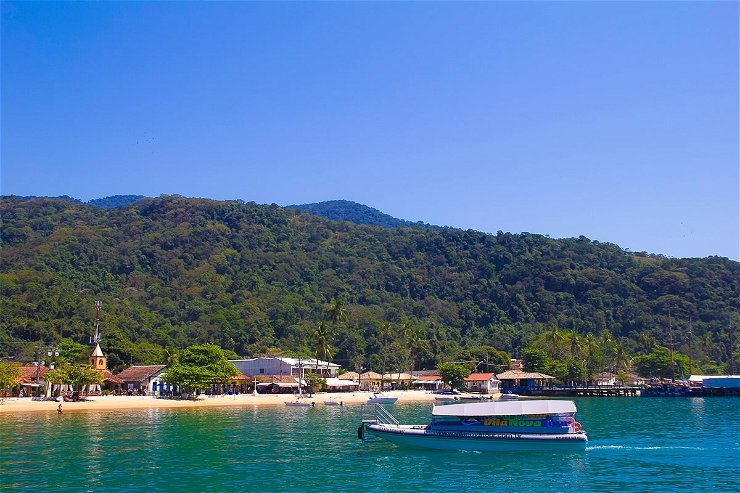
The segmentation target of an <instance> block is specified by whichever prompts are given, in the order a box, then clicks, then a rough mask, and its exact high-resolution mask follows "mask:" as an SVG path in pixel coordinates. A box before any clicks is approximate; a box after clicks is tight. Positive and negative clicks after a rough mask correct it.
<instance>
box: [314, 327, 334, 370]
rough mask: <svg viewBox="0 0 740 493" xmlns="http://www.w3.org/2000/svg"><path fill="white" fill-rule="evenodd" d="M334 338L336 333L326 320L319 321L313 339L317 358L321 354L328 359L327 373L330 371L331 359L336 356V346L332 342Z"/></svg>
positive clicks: (325, 359)
mask: <svg viewBox="0 0 740 493" xmlns="http://www.w3.org/2000/svg"><path fill="white" fill-rule="evenodd" d="M333 339H334V333H333V332H332V330H331V329H330V328H329V326H327V325H326V324H325V323H324V322H319V323H318V324H316V327H315V328H314V330H313V340H314V346H315V348H316V349H315V351H314V354H315V355H316V359H317V360H318V359H319V355H322V356H323V359H324V361H326V373H328V372H329V360H330V359H331V358H332V357H333V356H334V348H333V347H332V342H334V341H333Z"/></svg>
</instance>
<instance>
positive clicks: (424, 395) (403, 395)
mask: <svg viewBox="0 0 740 493" xmlns="http://www.w3.org/2000/svg"><path fill="white" fill-rule="evenodd" d="M385 395H391V396H393V397H398V402H430V403H431V402H433V401H434V397H435V395H434V394H431V393H429V392H426V391H422V390H407V391H394V392H386V393H385ZM371 396H372V393H370V392H345V393H323V392H322V393H318V394H314V395H313V397H309V398H304V399H303V401H306V402H314V403H315V404H316V406H324V405H326V404H325V403H326V401H329V400H333V401H335V402H342V403H343V404H361V403H364V402H366V401H367V400H368V398H370V397H371ZM295 400H296V398H295V396H293V395H291V394H277V395H272V394H264V395H263V394H259V395H257V396H254V395H252V394H240V395H236V396H235V395H224V396H220V395H219V396H214V397H209V396H201V397H199V398H198V399H197V400H174V399H157V398H156V397H152V396H94V397H88V398H87V399H86V400H84V401H78V402H64V403H62V408H63V409H64V412H65V413H67V412H78V411H121V410H126V409H177V408H181V409H197V408H212V407H240V406H242V407H247V406H284V405H285V403H286V402H293V401H295ZM57 406H59V403H58V402H55V401H34V400H32V399H31V398H30V397H23V398H16V397H13V398H6V399H2V400H1V403H0V414H25V413H29V412H56V411H57Z"/></svg>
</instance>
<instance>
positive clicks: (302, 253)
mask: <svg viewBox="0 0 740 493" xmlns="http://www.w3.org/2000/svg"><path fill="white" fill-rule="evenodd" d="M368 209H369V208H368ZM0 218H2V223H1V224H2V227H1V228H0V252H2V255H0V358H7V357H18V358H23V359H25V361H31V360H32V359H33V357H34V350H35V349H36V348H37V347H38V346H39V345H43V344H42V343H46V344H52V343H53V344H64V343H65V342H64V341H73V342H74V343H75V344H79V343H82V342H86V341H87V340H88V339H89V336H90V335H91V334H90V333H91V328H92V322H93V319H94V315H95V310H94V308H93V306H94V305H93V303H94V301H95V300H98V299H99V300H102V302H103V317H102V330H103V341H104V344H103V346H104V349H105V351H107V354H108V357H109V359H108V361H109V364H110V365H111V367H113V368H120V367H122V366H125V365H128V364H130V363H132V362H133V363H134V364H149V363H151V364H155V363H162V362H164V361H166V357H167V354H172V353H173V352H174V351H176V350H177V348H182V347H185V346H188V345H190V344H194V343H201V342H214V343H216V344H219V345H220V346H221V347H223V348H225V349H227V350H231V351H234V352H236V353H237V354H239V355H242V356H247V355H254V354H281V352H282V354H285V352H288V353H289V354H294V355H298V354H299V355H311V354H315V341H316V338H315V334H316V332H315V328H316V326H317V323H318V321H321V320H326V310H327V307H328V305H329V303H330V302H331V300H333V299H337V298H339V299H341V300H343V301H344V302H345V308H346V312H347V316H346V318H344V319H343V320H342V321H341V323H340V324H338V325H337V327H336V335H335V337H334V339H333V341H332V343H331V345H332V347H333V348H335V349H336V352H335V356H334V358H333V359H334V361H336V362H338V363H341V364H342V365H344V366H346V367H349V368H358V367H359V365H364V366H365V367H366V368H367V367H372V368H375V369H382V368H383V367H386V368H387V367H388V366H387V365H393V364H400V363H396V362H395V361H396V360H395V359H394V358H398V357H399V355H402V354H408V351H409V346H408V345H404V344H401V343H400V342H398V341H396V342H395V343H389V341H391V340H392V339H393V337H395V335H396V334H398V333H401V332H402V331H404V330H405V331H406V332H408V331H407V330H406V329H403V327H411V328H415V329H417V330H418V331H419V340H420V341H422V344H421V345H419V346H418V347H417V348H416V350H415V352H414V358H415V359H416V365H417V367H420V368H434V366H435V364H437V363H439V362H441V361H470V360H476V361H480V360H482V359H484V358H488V356H487V355H488V354H490V351H491V349H490V348H491V347H494V348H496V349H497V350H502V351H506V352H507V353H509V354H510V355H511V356H519V355H521V354H522V353H521V351H522V349H523V348H525V347H527V346H528V345H529V344H531V343H532V342H533V341H534V340H535V339H536V338H537V337H539V336H540V335H542V334H551V335H552V336H553V338H554V339H553V343H554V342H557V341H559V344H562V341H563V339H562V338H563V335H562V334H563V333H564V331H567V332H569V333H572V334H577V335H578V336H579V337H581V338H584V339H583V340H581V339H578V338H575V337H571V336H569V337H568V339H567V341H568V342H567V345H568V348H571V346H574V347H576V346H578V347H582V348H583V349H582V351H586V350H588V351H591V353H593V354H596V355H597V352H595V350H593V351H592V350H590V349H588V348H589V347H591V348H592V349H593V348H594V347H595V346H594V345H593V344H594V341H595V339H594V338H593V337H596V336H598V339H599V340H600V341H605V342H604V345H603V347H604V348H605V349H604V350H603V351H604V352H605V353H604V354H607V353H606V351H607V350H608V351H612V349H613V347H614V346H610V345H607V344H606V341H610V340H613V341H616V342H618V343H619V344H620V345H621V347H624V349H625V351H626V352H627V353H628V354H629V355H639V354H646V352H647V351H650V350H651V348H653V345H654V344H656V343H658V344H661V345H663V346H665V347H667V346H668V344H669V343H670V342H672V343H673V349H674V350H676V351H680V352H682V353H683V354H692V355H693V358H694V361H695V362H697V365H698V364H699V362H700V363H701V366H696V367H695V368H700V369H701V371H720V370H717V367H712V366H711V364H710V363H712V362H714V363H717V364H724V365H725V368H726V367H727V363H728V362H729V361H730V360H731V355H732V354H733V350H735V349H736V347H737V346H736V345H735V344H734V343H733V341H732V340H733V339H734V340H736V339H737V336H736V335H734V336H733V335H732V332H730V330H729V321H730V320H732V324H733V326H735V327H737V324H738V323H739V322H740V316H739V315H740V313H738V307H739V306H740V263H738V262H733V261H731V260H728V259H723V258H718V257H708V258H704V259H669V258H665V257H661V256H648V255H640V254H631V253H628V252H625V251H624V250H622V249H621V248H619V247H618V246H617V245H613V244H608V243H599V242H596V241H591V240H589V239H588V238H586V237H580V238H570V239H562V240H555V239H551V238H547V237H544V236H542V235H535V234H528V233H522V234H510V233H499V234H496V235H490V234H484V233H480V232H475V231H469V230H468V231H462V230H457V229H436V228H405V227H404V228H381V227H376V226H368V225H356V224H352V223H350V222H337V221H331V220H328V219H325V218H323V217H318V216H315V215H312V214H306V213H302V212H299V211H297V210H294V209H289V208H283V207H278V206H276V205H270V206H267V205H257V204H252V203H243V202H239V201H229V202H219V201H213V200H204V199H187V198H183V197H176V196H165V197H160V198H157V199H148V198H147V199H142V200H141V201H139V202H136V203H135V204H133V205H131V206H129V207H126V208H117V209H102V210H101V209H96V208H94V207H92V206H90V205H84V204H80V203H75V202H72V201H69V200H59V199H35V200H20V199H18V198H14V197H2V199H0ZM669 312H670V314H671V317H672V318H671V321H672V322H671V323H672V325H671V329H672V330H670V331H669V324H668V313H669ZM689 320H691V321H692V325H691V331H692V332H689ZM555 329H557V330H555ZM409 333H410V332H409ZM737 333H738V331H735V334H737ZM689 334H691V338H689ZM589 336H593V337H591V338H590V339H589ZM409 337H410V336H409ZM555 339H557V341H556V340H555ZM67 344H68V345H69V342H68V343H67ZM589 344H590V346H589ZM609 344H611V343H609ZM83 349H85V348H84V347H83ZM576 349H578V348H576ZM569 350H570V349H569ZM82 353H84V351H82ZM609 354H610V353H609ZM615 354H616V353H615ZM408 357H409V356H404V358H408ZM739 360H740V354H738V355H737V356H736V357H735V361H739ZM403 364H406V365H408V363H403ZM707 364H710V365H709V366H707ZM404 367H405V366H404Z"/></svg>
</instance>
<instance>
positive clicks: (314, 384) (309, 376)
mask: <svg viewBox="0 0 740 493" xmlns="http://www.w3.org/2000/svg"><path fill="white" fill-rule="evenodd" d="M303 379H304V380H305V381H306V384H307V385H308V387H309V389H310V390H311V393H312V395H313V393H314V392H316V391H317V390H318V389H320V388H321V387H323V386H324V385H326V379H325V378H322V377H321V375H317V374H315V373H306V375H305V376H304V378H303Z"/></svg>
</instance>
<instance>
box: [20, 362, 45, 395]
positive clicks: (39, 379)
mask: <svg viewBox="0 0 740 493" xmlns="http://www.w3.org/2000/svg"><path fill="white" fill-rule="evenodd" d="M18 369H19V370H20V371H21V376H20V378H18V380H16V385H17V386H18V396H20V397H38V396H41V395H43V394H44V392H45V389H46V386H47V384H46V382H45V381H44V375H46V372H48V371H49V368H48V367H46V366H44V365H38V366H36V365H34V366H19V367H18Z"/></svg>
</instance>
